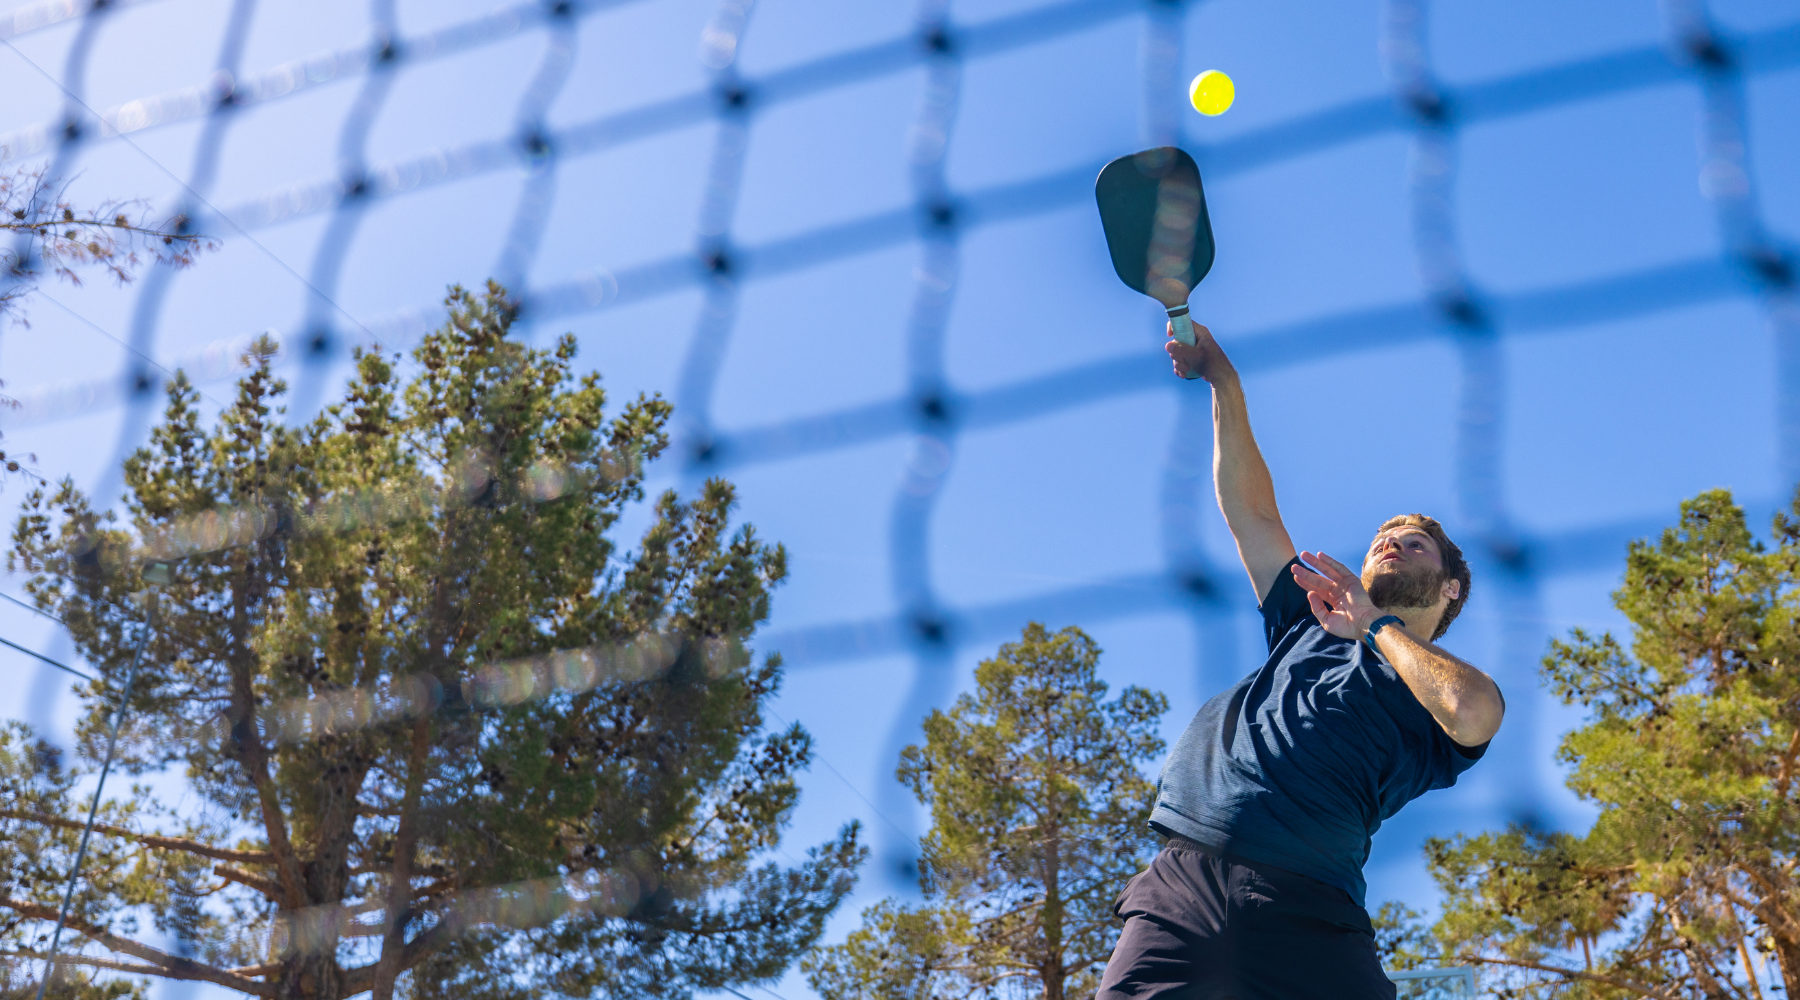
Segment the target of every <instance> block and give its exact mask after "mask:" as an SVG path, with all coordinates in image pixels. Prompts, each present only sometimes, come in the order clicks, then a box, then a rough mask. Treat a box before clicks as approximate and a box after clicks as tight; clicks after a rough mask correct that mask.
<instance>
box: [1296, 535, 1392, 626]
mask: <svg viewBox="0 0 1800 1000" xmlns="http://www.w3.org/2000/svg"><path fill="white" fill-rule="evenodd" d="M1308 563H1310V564H1312V565H1311V566H1309V565H1308ZM1313 566H1316V567H1318V570H1317V571H1315V570H1314V569H1313V568H1312V567H1313ZM1294 582H1295V583H1298V584H1299V585H1300V589H1302V590H1304V591H1306V603H1307V604H1309V605H1311V606H1312V613H1313V617H1314V618H1317V619H1318V620H1319V624H1320V625H1323V626H1325V631H1327V632H1330V633H1331V634H1332V635H1335V636H1337V637H1339V638H1342V639H1360V638H1361V637H1362V634H1363V633H1364V632H1366V631H1368V629H1369V623H1370V622H1372V621H1374V620H1375V619H1377V618H1379V617H1381V608H1379V607H1377V606H1376V605H1375V602H1374V601H1373V600H1371V599H1370V598H1369V592H1368V591H1367V590H1365V589H1363V585H1362V579H1361V578H1360V577H1358V576H1357V575H1356V574H1355V573H1352V572H1351V571H1350V567H1348V566H1345V565H1344V564H1343V563H1341V562H1338V561H1337V560H1336V559H1333V558H1331V557H1330V556H1328V555H1326V554H1325V553H1323V552H1302V553H1300V561H1299V562H1297V563H1295V564H1294Z"/></svg>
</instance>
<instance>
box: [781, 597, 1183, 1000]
mask: <svg viewBox="0 0 1800 1000" xmlns="http://www.w3.org/2000/svg"><path fill="white" fill-rule="evenodd" d="M1099 658H1100V648H1099V647H1098V646H1097V645H1095V644H1094V641H1093V640H1092V639H1090V638H1088V637H1087V636H1086V635H1085V634H1083V633H1082V632H1081V630H1080V629H1077V628H1074V627H1070V628H1065V629H1063V630H1062V631H1061V632H1058V633H1056V634H1055V635H1052V634H1050V633H1049V632H1048V631H1047V630H1046V629H1045V628H1044V627H1043V626H1042V625H1038V624H1036V623H1033V624H1031V625H1029V626H1027V627H1026V629H1025V632H1024V635H1023V636H1022V637H1021V638H1020V641H1018V642H1016V643H1010V644H1007V645H1004V646H1001V647H1000V653H999V655H998V656H996V657H995V658H993V659H991V660H985V661H983V662H982V663H981V665H980V666H979V667H978V668H977V669H976V672H975V684H976V690H975V692H974V693H973V694H965V695H963V696H961V697H959V698H958V699H957V701H956V704H955V705H954V706H953V707H952V708H951V709H950V711H949V712H937V711H934V712H932V713H931V716H930V717H929V718H927V719H926V720H925V743H924V745H923V746H910V747H907V748H906V750H905V751H904V753H902V755H901V760H900V768H899V772H898V774H899V778H900V780H901V781H902V782H904V783H905V784H906V785H908V786H909V787H910V788H911V789H912V790H913V793H914V794H915V795H917V796H918V797H919V800H920V801H921V802H923V803H925V804H926V805H928V806H929V807H930V808H931V818H932V825H931V832H930V833H929V834H928V835H926V836H925V837H924V838H923V841H922V843H921V847H922V857H921V868H922V874H921V877H920V880H919V881H920V886H921V888H922V889H923V890H924V894H925V900H926V902H925V904H924V905H922V906H916V907H915V906H904V905H900V904H898V903H895V902H893V901H887V902H883V903H880V904H878V905H876V906H874V907H872V908H870V909H869V910H867V911H865V912H864V913H863V925H862V927H861V929H859V930H857V931H855V932H853V933H852V934H851V935H850V937H849V938H848V940H846V941H845V943H844V944H842V945H838V946H835V947H831V948H825V949H821V950H819V951H817V952H815V953H814V954H813V955H811V956H809V957H808V958H807V959H806V960H804V961H803V962H802V965H801V967H802V969H804V970H805V971H806V974H807V977H808V980H809V982H811V983H812V986H813V988H814V989H815V990H817V991H818V992H819V994H820V996H822V997H824V998H825V1000H877V998H879V1000H900V998H907V1000H926V998H949V997H959V998H960V997H970V998H973V997H982V998H992V997H1001V996H1043V997H1046V998H1048V1000H1062V998H1063V997H1065V996H1086V995H1090V994H1092V993H1093V992H1094V990H1095V988H1096V987H1097V986H1098V981H1099V974H1100V972H1101V971H1102V970H1103V969H1104V967H1105V963H1106V959H1107V957H1108V955H1109V954H1110V953H1111V951H1112V942H1113V938H1114V937H1115V936H1116V927H1115V924H1114V918H1113V914H1112V904H1113V900H1114V898H1115V897H1116V895H1117V894H1118V891H1119V889H1120V887H1121V886H1122V885H1123V884H1124V882H1125V880H1126V879H1128V878H1129V877H1130V876H1131V875H1133V874H1136V873H1137V872H1138V871H1141V870H1142V869H1143V867H1144V866H1145V865H1146V864H1147V863H1148V860H1149V857H1150V855H1151V854H1153V853H1154V851H1155V849H1156V843H1155V838H1154V837H1153V836H1152V835H1151V833H1150V831H1149V825H1148V824H1149V818H1150V809H1151V806H1152V805H1153V800H1154V789H1153V788H1152V787H1151V785H1150V783H1149V782H1148V781H1146V780H1144V778H1143V776H1142V775H1141V774H1140V773H1139V771H1138V766H1139V764H1141V763H1142V762H1144V761H1147V760H1150V759H1153V758H1154V757H1156V756H1157V755H1158V754H1160V753H1161V752H1162V750H1163V742H1162V740H1161V739H1160V738H1159V737H1157V735H1156V723H1157V718H1158V717H1159V716H1161V715H1162V713H1163V712H1164V711H1166V710H1167V708H1168V702H1167V700H1166V699H1164V698H1163V696H1162V695H1160V694H1157V693H1155V692H1151V691H1146V690H1144V689H1142V688H1137V687H1128V688H1125V689H1124V690H1122V691H1121V692H1120V693H1119V696H1118V697H1117V698H1115V699H1113V700H1111V701H1105V700H1104V699H1105V697H1106V694H1107V685H1106V684H1105V682H1103V681H1101V680H1100V679H1099V678H1098V676H1097V675H1096V667H1097V665H1098V663H1099Z"/></svg>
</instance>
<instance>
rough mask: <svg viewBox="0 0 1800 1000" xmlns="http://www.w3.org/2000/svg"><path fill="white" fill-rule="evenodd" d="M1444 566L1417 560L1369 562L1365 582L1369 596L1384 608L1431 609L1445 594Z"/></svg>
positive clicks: (1364, 577)
mask: <svg viewBox="0 0 1800 1000" xmlns="http://www.w3.org/2000/svg"><path fill="white" fill-rule="evenodd" d="M1446 579H1448V577H1447V576H1446V575H1445V574H1444V568H1443V566H1441V565H1440V566H1431V565H1426V564H1423V563H1418V562H1398V561H1397V562H1385V563H1384V562H1381V561H1379V560H1376V561H1373V562H1370V563H1369V565H1368V566H1366V567H1365V568H1364V569H1363V574H1362V583H1363V587H1364V589H1366V590H1368V592H1369V599H1370V600H1372V601H1374V602H1375V605H1376V606H1377V607H1382V608H1429V607H1431V606H1433V605H1435V604H1437V602H1438V598H1439V597H1440V596H1442V594H1443V588H1444V581H1445V580H1446Z"/></svg>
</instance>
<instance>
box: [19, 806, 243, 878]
mask: <svg viewBox="0 0 1800 1000" xmlns="http://www.w3.org/2000/svg"><path fill="white" fill-rule="evenodd" d="M0 819H18V820H24V821H25V822H28V823H42V824H44V825H45V826H59V827H62V828H63V829H65V830H80V829H84V828H85V827H86V826H87V824H85V823H82V822H80V821H78V820H72V819H63V818H62V817H60V816H46V815H43V814H42V813H29V812H20V811H19V810H17V809H0ZM94 832H96V833H105V834H110V835H112V836H114V837H124V838H125V839H127V840H135V841H137V842H138V843H140V844H143V845H144V846H145V847H154V848H157V849H159V850H165V851H185V852H186V853H188V854H197V855H199V856H200V857H203V858H211V859H213V860H214V861H236V862H238V863H239V864H246V865H272V864H274V863H275V856H274V855H273V854H270V853H269V852H268V851H234V850H231V849H229V848H224V847H212V846H210V845H207V844H202V843H200V842H199V841H197V840H188V839H186V838H184V837H165V836H163V835H161V834H156V833H138V832H137V831H135V830H127V829H125V828H124V827H122V826H111V825H108V824H106V823H95V824H94Z"/></svg>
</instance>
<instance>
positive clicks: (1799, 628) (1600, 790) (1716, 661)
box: [1426, 491, 1800, 1000]
mask: <svg viewBox="0 0 1800 1000" xmlns="http://www.w3.org/2000/svg"><path fill="white" fill-rule="evenodd" d="M1773 543H1774V544H1773V546H1767V545H1764V544H1763V543H1761V542H1759V541H1757V540H1756V539H1755V538H1753V537H1752V535H1751V533H1750V530H1749V528H1748V527H1747V525H1746V522H1745V518H1744V513H1743V511H1742V509H1740V508H1739V507H1738V506H1737V505H1736V504H1735V503H1733V501H1732V498H1731V495H1730V494H1729V493H1726V492H1724V491H1712V492H1708V493H1704V494H1701V495H1700V496H1698V497H1696V498H1695V499H1693V500H1691V501H1688V502H1686V503H1684V504H1682V506H1681V519H1680V523H1679V524H1678V525H1677V526H1675V527H1673V528H1670V529H1668V530H1666V531H1664V532H1663V535H1662V538H1661V540H1660V541H1659V542H1657V543H1654V544H1653V543H1650V542H1636V543H1633V544H1632V545H1631V547H1630V551H1629V554H1628V555H1627V557H1626V565H1625V582H1624V585H1623V586H1622V587H1621V588H1620V589H1619V590H1618V591H1616V592H1615V593H1614V602H1615V604H1616V605H1617V606H1618V608H1619V610H1620V611H1622V612H1624V614H1625V617H1626V618H1627V619H1629V621H1630V623H1631V628H1632V633H1633V635H1632V642H1631V648H1630V651H1629V652H1628V651H1627V650H1626V648H1625V647H1624V646H1623V645H1622V644H1621V643H1620V642H1619V641H1618V640H1617V639H1615V638H1614V637H1613V636H1611V635H1610V634H1609V635H1601V636H1598V637H1596V636H1592V635H1589V634H1587V633H1586V632H1583V631H1581V630H1579V629H1577V630H1575V631H1574V632H1573V633H1572V635H1571V636H1570V638H1569V640H1568V641H1567V642H1561V641H1558V642H1554V643H1552V648H1551V651H1550V654H1549V655H1548V656H1547V657H1546V658H1545V660H1544V673H1545V676H1546V678H1547V680H1548V681H1549V683H1550V685H1551V687H1552V688H1553V689H1554V690H1555V692H1556V693H1557V694H1558V695H1559V696H1560V697H1561V698H1562V699H1563V700H1564V701H1565V702H1566V703H1569V704H1574V705H1580V706H1582V707H1583V708H1584V709H1586V710H1587V716H1588V717H1587V721H1586V723H1585V724H1584V725H1582V726H1581V727H1580V728H1578V729H1576V730H1574V731H1573V732H1571V733H1569V734H1568V735H1567V736H1566V737H1565V738H1564V739H1563V741H1562V744H1561V747H1560V749H1559V751H1558V758H1559V760H1561V761H1562V762H1563V763H1565V764H1568V765H1570V766H1571V769H1572V773H1571V775H1570V778H1569V787H1570V788H1572V789H1573V790H1574V791H1575V793H1576V794H1577V795H1579V796H1581V797H1582V798H1583V799H1585V800H1587V801H1588V802H1591V803H1593V804H1594V805H1595V806H1597V807H1598V808H1599V818H1598V819H1597V820H1596V821H1595V823H1594V826H1593V828H1592V829H1591V830H1589V831H1588V832H1587V833H1585V834H1581V835H1576V834H1572V833H1563V832H1548V831H1541V830H1533V829H1527V828H1522V827H1515V828H1512V829H1509V830H1506V831H1504V832H1496V833H1486V834H1481V835H1479V836H1473V837H1469V836H1458V837H1455V838H1452V839H1449V840H1433V841H1431V842H1429V843H1428V846H1427V849H1426V853H1427V860H1428V862H1429V864H1430V866H1431V869H1432V873H1433V875H1434V876H1435V877H1436V879H1437V881H1438V883H1439V884H1440V885H1441V886H1442V887H1443V889H1444V892H1445V904H1444V913H1443V918H1442V919H1441V920H1440V921H1439V922H1438V923H1437V925H1436V927H1435V928H1434V931H1435V936H1436V938H1437V940H1438V942H1439V943H1440V944H1441V945H1442V946H1443V951H1444V954H1445V956H1446V960H1448V961H1452V962H1475V963H1481V964H1483V965H1486V966H1488V967H1490V968H1491V969H1494V970H1496V971H1497V972H1498V975H1497V976H1496V977H1495V981H1493V982H1492V983H1491V984H1490V985H1492V986H1493V987H1494V988H1495V990H1496V992H1497V993H1499V994H1500V995H1503V996H1526V995H1531V996H1551V995H1554V996H1564V997H1609V998H1610V997H1660V998H1670V1000H1672V998H1675V997H1694V996H1697V997H1706V998H1709V1000H1710V998H1721V1000H1722V998H1727V997H1743V998H1752V997H1759V996H1761V995H1762V993H1761V991H1762V990H1763V989H1767V988H1774V989H1779V990H1783V991H1785V995H1789V996H1792V995H1796V994H1800V879H1797V877H1796V876H1797V874H1800V873H1797V871H1796V869H1797V867H1800V853H1797V851H1796V849H1797V848H1800V840H1797V836H1796V835H1797V833H1800V788H1797V787H1796V784H1797V782H1796V778H1797V777H1800V775H1797V774H1796V766H1797V763H1800V495H1797V496H1796V498H1795V502H1794V506H1793V508H1792V509H1791V510H1790V511H1789V512H1787V513H1785V514H1777V515H1776V517H1775V519H1774V526H1773ZM1771 958H1772V961H1770V960H1769V959H1771ZM1771 974H1772V975H1771ZM1771 980H1773V981H1771ZM1533 987H1536V988H1535V989H1533Z"/></svg>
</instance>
